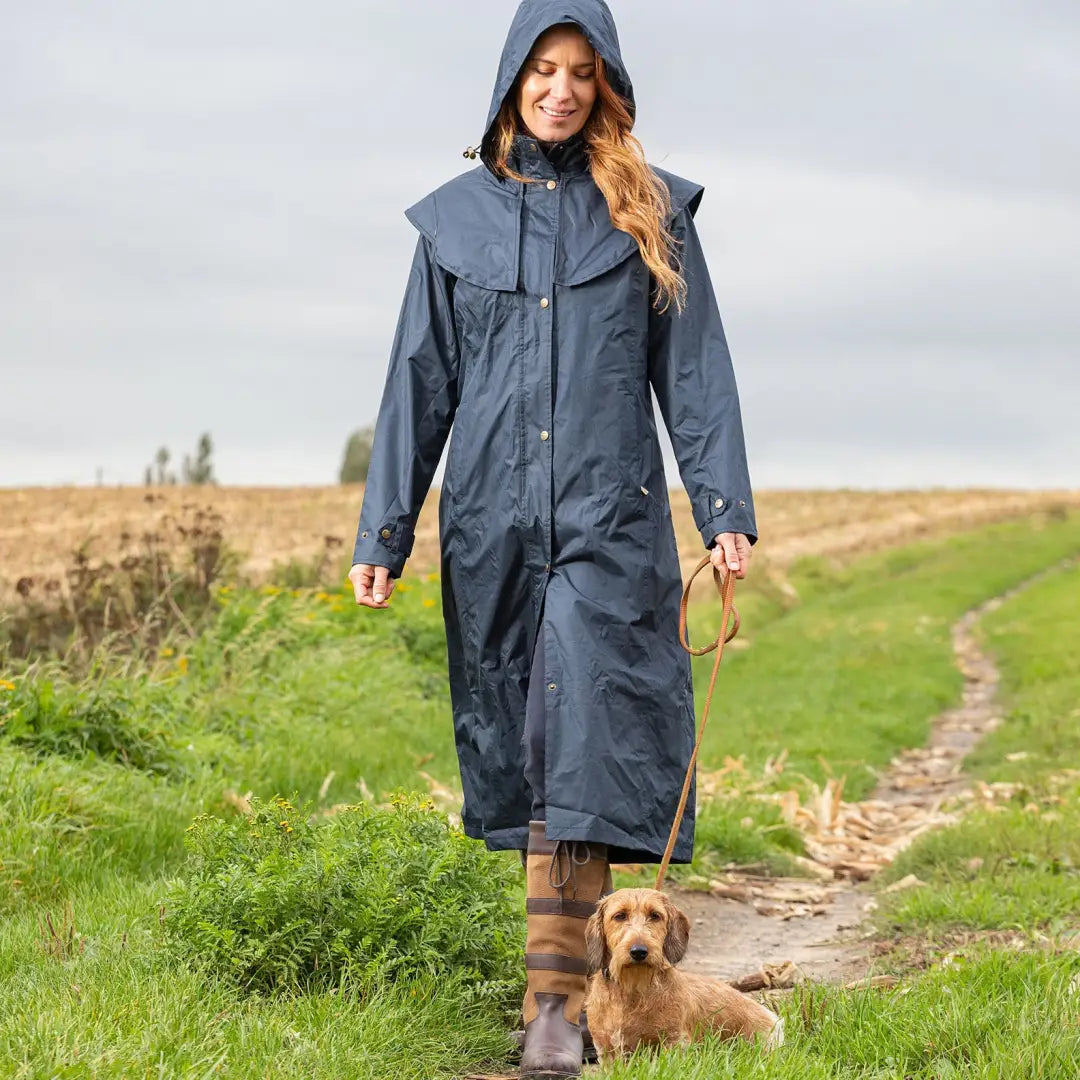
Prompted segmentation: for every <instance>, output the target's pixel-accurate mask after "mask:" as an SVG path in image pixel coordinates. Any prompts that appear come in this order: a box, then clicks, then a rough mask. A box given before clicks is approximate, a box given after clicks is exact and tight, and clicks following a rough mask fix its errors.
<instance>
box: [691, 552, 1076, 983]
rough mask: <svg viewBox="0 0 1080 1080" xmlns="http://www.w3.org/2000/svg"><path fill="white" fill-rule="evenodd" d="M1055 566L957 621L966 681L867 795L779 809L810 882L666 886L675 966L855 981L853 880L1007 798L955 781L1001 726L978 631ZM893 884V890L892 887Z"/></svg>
mask: <svg viewBox="0 0 1080 1080" xmlns="http://www.w3.org/2000/svg"><path fill="white" fill-rule="evenodd" d="M1071 561H1072V560H1069V562H1071ZM1064 565H1068V562H1067V563H1063V564H1060V566H1054V567H1050V568H1048V569H1047V570H1044V571H1042V572H1040V573H1039V574H1037V575H1035V576H1033V577H1031V578H1028V579H1027V580H1026V581H1023V582H1021V583H1020V584H1019V585H1017V586H1015V587H1014V588H1012V589H1010V590H1009V591H1008V592H1006V593H1004V594H1003V595H1001V596H997V597H994V598H992V599H990V600H987V601H986V602H985V603H983V604H980V605H979V606H978V607H976V608H974V609H972V610H971V611H969V612H967V614H965V615H964V616H963V617H962V618H961V619H960V620H959V621H958V622H957V623H956V624H955V626H954V627H953V630H952V641H953V654H954V656H955V660H956V664H957V667H958V668H959V669H960V671H961V673H962V674H963V676H964V688H963V696H962V699H961V703H960V705H959V706H958V707H957V708H955V709H950V710H948V711H946V712H944V713H942V714H941V715H940V716H938V717H937V719H936V720H935V721H934V723H933V727H932V731H931V735H930V740H929V742H928V744H927V745H926V746H925V747H922V748H919V749H914V750H908V751H905V752H903V753H902V754H901V755H900V756H898V757H897V758H894V759H893V761H892V763H891V764H890V765H889V768H888V769H887V770H886V771H885V772H884V773H883V775H882V776H881V778H880V782H879V784H878V786H877V789H876V791H875V792H874V794H873V796H872V797H871V798H870V799H868V800H865V801H864V802H861V803H845V802H843V800H842V798H841V792H842V784H841V785H837V784H834V783H833V782H832V781H830V782H829V784H828V785H826V788H825V790H824V791H822V792H820V793H819V795H818V797H817V798H815V799H813V800H811V802H810V803H809V804H808V805H806V806H799V805H794V806H791V807H789V808H787V809H788V810H789V813H788V817H789V820H792V821H794V822H795V823H796V824H798V825H799V826H800V827H801V828H802V829H803V831H804V833H805V835H806V845H807V853H808V855H809V856H810V859H809V860H808V861H807V862H806V864H805V866H806V869H807V870H808V871H810V872H812V873H813V875H814V876H813V878H811V879H807V878H779V879H778V878H763V877H754V876H752V875H747V874H727V875H724V876H723V877H722V878H719V879H715V880H714V881H713V882H712V883H711V884H712V891H710V892H701V891H691V890H686V889H678V890H673V894H677V895H676V900H677V903H678V904H679V906H680V907H681V908H682V909H683V910H684V911H685V912H686V913H687V915H688V916H689V917H690V919H691V925H692V927H693V929H692V932H691V940H690V948H689V951H688V953H687V957H686V960H685V961H684V966H685V967H686V968H687V969H688V970H691V971H697V972H701V973H703V974H709V975H714V976H717V977H720V978H725V979H733V980H737V979H740V978H741V977H745V976H749V975H751V974H752V973H755V972H759V971H762V972H765V973H766V974H767V975H768V974H770V973H773V972H778V971H780V970H782V969H783V968H784V967H785V965H788V964H792V963H793V964H795V965H797V967H798V968H799V969H800V970H801V972H802V973H803V974H804V975H805V976H807V977H809V978H811V979H814V980H828V981H849V980H853V979H856V978H858V977H861V976H862V975H864V974H865V972H866V969H867V966H868V959H869V958H868V955H867V940H866V939H867V938H868V937H870V936H871V931H870V930H869V929H868V928H867V926H866V925H865V923H864V920H865V919H866V915H867V912H868V910H872V909H873V905H874V901H873V900H872V897H871V894H870V892H869V891H868V890H867V888H866V887H865V886H864V885H862V884H861V883H863V882H866V881H868V880H869V879H871V878H872V877H873V876H874V874H875V873H876V872H877V871H879V870H880V869H881V868H883V867H884V866H886V865H888V863H890V862H891V861H892V859H893V858H894V857H895V855H896V854H897V852H899V851H900V850H901V849H902V848H904V847H906V846H907V845H908V844H909V843H910V842H911V841H912V840H913V839H914V838H915V837H916V836H918V835H919V834H920V833H922V832H924V831H926V830H927V829H931V828H936V827H939V826H941V825H946V824H950V823H952V822H954V821H955V820H957V818H958V817H959V815H960V813H961V812H962V811H963V809H964V808H965V805H971V804H972V803H975V802H978V801H979V800H980V799H986V800H993V799H994V798H995V797H999V796H1007V795H1009V794H1010V793H1011V792H1010V791H1007V790H996V789H1006V788H1008V787H1009V785H985V784H980V785H978V786H977V788H972V787H971V785H970V782H969V781H968V780H967V779H966V778H965V777H964V776H963V775H962V773H961V767H962V762H963V758H964V757H965V755H966V754H967V753H968V752H969V751H970V750H971V749H972V748H973V747H974V746H975V744H976V743H977V742H978V741H979V740H980V739H981V738H982V737H983V736H984V735H985V734H986V733H987V732H989V731H991V730H993V729H994V728H995V727H996V726H997V725H998V724H999V723H1000V720H1001V718H1000V714H999V711H998V707H997V705H996V698H997V689H998V682H999V674H998V670H997V668H996V666H995V665H994V662H993V660H992V659H991V658H990V657H989V656H988V655H987V654H986V653H984V652H983V651H982V650H981V649H980V647H979V644H978V641H977V639H976V635H975V628H976V625H977V623H978V621H979V620H980V619H981V618H982V616H983V615H984V614H986V613H987V612H989V611H993V610H994V609H996V608H998V607H1000V606H1001V605H1002V604H1003V603H1004V602H1005V601H1006V600H1008V599H1010V598H1011V597H1012V596H1014V595H1016V594H1017V593H1018V592H1020V591H1022V590H1023V589H1025V588H1027V587H1028V586H1029V585H1031V584H1033V583H1034V582H1035V581H1037V580H1039V579H1041V578H1042V577H1044V576H1046V575H1047V574H1049V573H1052V572H1054V571H1055V570H1057V569H1059V568H1061V566H1064ZM796 803H797V799H796ZM897 885H903V883H902V882H898V883H896V884H894V885H893V886H891V888H896V887H897ZM788 970H789V972H790V968H789V969H788ZM789 977H790V976H789ZM779 981H780V982H783V981H784V980H783V978H782V977H781V979H780V980H779ZM748 988H749V987H748Z"/></svg>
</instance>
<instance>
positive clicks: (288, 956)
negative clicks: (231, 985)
mask: <svg viewBox="0 0 1080 1080" xmlns="http://www.w3.org/2000/svg"><path fill="white" fill-rule="evenodd" d="M186 843H187V847H188V852H189V857H188V864H187V866H186V872H185V874H184V877H183V879H182V880H181V881H180V882H179V883H178V884H177V885H176V886H174V888H173V889H172V891H171V892H170V894H169V896H168V898H167V900H166V917H165V919H164V935H165V937H164V939H165V944H166V948H167V949H168V950H169V951H170V952H171V953H172V954H173V955H174V956H176V957H177V958H179V959H181V960H182V961H184V962H188V963H194V964H196V965H197V966H199V967H201V968H202V969H203V970H204V971H205V972H206V973H207V974H209V975H216V976H224V977H226V978H228V979H230V980H232V981H235V982H236V983H238V984H239V985H240V986H241V987H243V988H245V989H249V990H254V991H274V990H285V991H304V990H320V989H327V988H329V987H331V986H335V985H338V984H341V983H345V984H348V985H350V986H352V987H355V988H358V989H360V990H362V991H363V990H370V989H372V988H373V987H374V986H375V985H377V984H380V983H382V982H384V981H386V980H398V979H408V978H415V977H418V976H421V975H432V976H435V977H448V976H451V975H453V974H463V975H464V977H465V978H467V979H468V980H470V981H472V982H473V983H474V984H476V985H475V989H476V993H477V994H478V995H481V996H485V997H490V996H491V995H492V994H493V993H494V994H496V995H506V994H508V993H509V992H510V991H511V990H512V989H513V990H514V991H516V990H517V989H518V985H517V983H518V980H517V976H516V972H517V970H518V968H519V967H520V962H521V941H522V939H523V929H524V928H523V921H522V918H521V916H520V914H519V908H520V903H519V901H518V900H517V894H518V889H517V888H516V887H515V882H516V880H517V877H518V876H519V875H516V874H515V868H514V867H513V866H511V865H509V864H508V863H506V862H505V861H504V860H501V859H496V858H493V857H492V856H490V855H489V854H487V853H486V852H485V851H484V849H483V847H482V846H481V845H479V844H477V842H476V841H474V840H470V839H468V838H467V837H466V836H465V835H464V833H463V832H461V831H460V829H458V828H454V827H451V826H450V824H449V823H448V822H447V820H446V818H445V817H444V816H442V815H441V814H438V813H436V812H434V810H433V808H432V805H431V803H430V802H427V801H421V800H420V798H419V797H418V796H413V795H395V796H394V799H393V802H392V805H391V807H390V809H380V808H378V807H375V806H372V805H370V804H362V805H358V806H348V807H343V808H340V810H339V812H337V813H336V814H332V815H330V816H325V817H319V818H311V817H309V816H308V813H307V811H306V810H301V809H297V808H295V807H293V806H292V804H291V803H289V802H288V801H286V800H285V799H282V798H275V799H273V800H272V801H270V802H262V801H260V800H258V799H257V798H256V799H253V800H252V802H251V811H250V813H249V814H246V815H243V816H241V817H238V818H235V819H233V820H231V821H226V820H223V819H221V818H217V817H213V816H210V815H201V816H199V817H197V818H196V819H195V821H194V822H193V823H192V825H191V826H190V827H189V830H188V834H187V841H186ZM481 984H483V985H481Z"/></svg>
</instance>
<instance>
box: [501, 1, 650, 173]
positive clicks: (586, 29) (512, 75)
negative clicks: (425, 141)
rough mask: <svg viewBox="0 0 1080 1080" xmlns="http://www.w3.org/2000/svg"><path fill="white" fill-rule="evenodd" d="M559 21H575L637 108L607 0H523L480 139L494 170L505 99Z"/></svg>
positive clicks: (615, 83) (617, 86) (616, 84)
mask: <svg viewBox="0 0 1080 1080" xmlns="http://www.w3.org/2000/svg"><path fill="white" fill-rule="evenodd" d="M558 23H575V24H576V25H577V26H578V28H579V29H580V30H581V32H582V33H583V34H584V35H585V37H586V38H588V41H589V44H590V45H591V46H592V47H593V48H594V49H595V50H596V51H597V52H598V53H599V54H600V55H601V56H602V57H603V59H604V64H605V65H606V68H607V77H608V81H609V82H610V83H611V85H612V86H613V87H614V88H615V89H616V90H617V91H618V92H619V93H620V94H621V95H622V96H623V97H624V98H626V100H627V101H628V102H629V105H630V115H631V116H633V115H634V112H635V103H634V87H633V84H632V83H631V82H630V76H629V75H628V74H627V71H626V67H625V65H624V64H623V59H622V53H621V52H620V51H619V35H618V32H617V31H616V29H615V20H614V18H613V17H612V15H611V9H610V8H609V7H608V6H607V4H606V3H604V0H522V3H521V4H520V6H519V7H518V9H517V14H515V15H514V21H513V22H512V23H511V24H510V30H509V32H508V33H507V35H506V44H505V45H503V51H502V56H501V57H500V59H499V71H498V74H497V75H496V77H495V89H494V91H493V93H492V95H491V105H490V107H489V108H488V116H487V123H486V124H485V125H484V137H483V139H482V140H481V142H480V158H481V160H482V161H483V162H484V164H485V165H486V166H487V167H488V169H489V170H491V171H492V172H494V169H493V167H492V166H493V162H492V150H493V145H492V144H493V142H494V139H493V130H492V129H493V127H494V124H495V117H496V116H498V115H499V109H500V108H502V103H503V100H504V99H505V98H506V95H507V94H508V93H509V92H510V88H511V87H512V86H513V85H514V80H515V79H516V78H517V76H518V72H519V71H520V70H521V65H522V64H524V63H525V61H526V59H527V58H528V55H529V50H530V49H531V48H532V47H533V44H534V43H535V42H536V39H537V38H538V37H539V36H540V35H541V34H542V33H543V32H544V31H545V30H547V29H548V28H549V27H552V26H555V25H557V24H558Z"/></svg>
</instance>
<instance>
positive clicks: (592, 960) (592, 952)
mask: <svg viewBox="0 0 1080 1080" xmlns="http://www.w3.org/2000/svg"><path fill="white" fill-rule="evenodd" d="M606 906H607V897H604V899H603V900H601V901H600V903H599V904H597V905H596V910H595V911H594V912H593V913H592V914H591V915H590V916H589V921H588V922H587V923H586V924H585V969H586V971H587V972H588V973H589V974H590V975H595V974H596V972H598V971H603V972H607V968H608V964H610V963H611V950H610V949H609V948H608V944H607V935H606V934H605V933H604V908H605V907H606Z"/></svg>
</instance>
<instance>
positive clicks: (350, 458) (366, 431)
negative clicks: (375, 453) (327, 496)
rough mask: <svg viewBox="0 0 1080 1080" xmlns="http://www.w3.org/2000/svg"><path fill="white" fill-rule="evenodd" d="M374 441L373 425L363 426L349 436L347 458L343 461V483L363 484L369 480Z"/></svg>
mask: <svg viewBox="0 0 1080 1080" xmlns="http://www.w3.org/2000/svg"><path fill="white" fill-rule="evenodd" d="M374 441H375V429H374V428H372V427H362V428H360V429H359V430H358V431H354V432H353V433H352V434H351V435H350V436H349V441H348V442H347V443H346V444H345V458H344V460H343V461H342V463H341V474H340V481H341V483H343V484H362V483H364V481H365V480H367V474H368V466H369V465H370V464H371V447H372V444H373V443H374Z"/></svg>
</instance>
